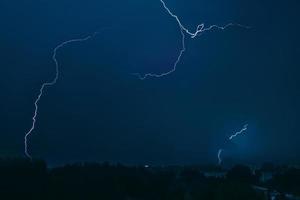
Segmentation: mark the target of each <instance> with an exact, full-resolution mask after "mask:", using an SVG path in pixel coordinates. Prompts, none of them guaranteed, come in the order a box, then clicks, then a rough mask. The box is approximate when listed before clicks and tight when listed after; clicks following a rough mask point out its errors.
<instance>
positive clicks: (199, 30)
mask: <svg viewBox="0 0 300 200" xmlns="http://www.w3.org/2000/svg"><path fill="white" fill-rule="evenodd" d="M160 2H161V4H162V6H163V8H164V9H165V10H166V12H167V13H168V14H169V15H170V16H171V17H173V18H174V19H175V20H176V21H177V23H178V26H179V28H180V32H181V36H182V38H181V44H182V47H181V50H180V51H179V54H178V56H177V59H176V61H175V62H174V64H173V66H172V68H171V70H169V71H167V72H164V73H161V74H155V73H146V74H144V75H142V74H140V73H132V75H135V76H137V77H138V78H139V79H141V80H144V79H146V78H147V77H155V78H160V77H163V76H167V75H169V74H171V73H173V72H174V71H176V68H177V65H178V63H179V62H180V60H181V57H182V55H183V54H184V52H185V51H186V46H185V40H186V34H187V35H188V36H190V37H191V38H192V39H194V38H195V37H197V36H198V35H201V34H203V33H205V32H207V31H211V30H214V29H219V30H225V29H226V28H228V27H230V26H238V27H241V28H246V29H249V28H250V27H249V26H245V25H242V24H237V23H229V24H227V25H225V26H219V25H211V26H209V27H205V25H204V23H202V24H199V25H197V27H196V30H195V31H194V32H192V31H190V30H189V29H187V28H186V27H185V26H184V25H183V24H182V23H181V21H180V19H179V17H178V16H177V15H175V14H174V13H173V12H172V11H171V10H170V9H169V8H168V7H167V5H166V3H165V2H164V1H163V0H160Z"/></svg>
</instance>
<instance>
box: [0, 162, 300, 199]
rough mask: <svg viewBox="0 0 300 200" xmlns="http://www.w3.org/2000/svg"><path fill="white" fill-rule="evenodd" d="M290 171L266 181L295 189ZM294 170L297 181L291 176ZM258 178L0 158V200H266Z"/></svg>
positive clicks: (242, 170) (234, 172)
mask: <svg viewBox="0 0 300 200" xmlns="http://www.w3.org/2000/svg"><path fill="white" fill-rule="evenodd" d="M292 170H293V171H290V170H287V171H285V172H282V173H278V174H277V175H276V176H274V179H272V181H271V182H269V183H267V184H271V183H272V184H273V185H274V187H277V188H279V189H282V190H290V189H291V190H293V191H296V190H297V189H296V188H297V185H298V186H299V183H300V182H299V177H300V176H299V170H297V169H292ZM290 173H292V175H291V174H290ZM297 173H298V175H297V176H298V179H297V178H296V179H295V178H292V176H294V175H295V174H297ZM260 176H261V171H259V170H256V171H255V173H254V172H253V171H252V170H250V168H248V167H247V166H242V165H237V166H235V167H233V168H232V169H230V170H229V171H228V172H227V173H226V176H222V177H214V176H210V177H207V176H205V175H204V174H203V173H202V172H201V171H200V170H199V168H197V167H157V168H151V167H150V168H146V167H128V166H123V165H110V164H108V163H103V164H92V163H82V164H73V165H66V166H64V167H58V168H52V169H49V168H47V165H46V164H45V162H43V161H29V160H22V159H21V160H20V159H13V160H7V159H6V160H0V199H3V200H6V199H7V200H13V199H22V200H24V199H28V200H48V199H49V200H50V199H51V200H66V199H72V200H74V199H75V200H77V199H78V200H79V199H80V200H89V199H99V200H227V199H228V200H268V198H270V197H268V196H266V195H265V194H264V193H260V192H257V191H255V189H253V185H260V184H261V183H260ZM284 177H285V178H284ZM279 183H280V184H279ZM286 183H288V184H286ZM269 186H270V185H269ZM298 189H299V187H298Z"/></svg>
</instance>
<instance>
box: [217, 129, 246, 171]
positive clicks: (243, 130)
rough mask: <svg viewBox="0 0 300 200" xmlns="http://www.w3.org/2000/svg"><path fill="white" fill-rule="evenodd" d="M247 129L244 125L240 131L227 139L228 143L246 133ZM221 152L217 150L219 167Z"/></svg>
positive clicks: (221, 150)
mask: <svg viewBox="0 0 300 200" xmlns="http://www.w3.org/2000/svg"><path fill="white" fill-rule="evenodd" d="M247 129H248V124H245V125H244V126H243V128H242V129H241V130H240V131H237V132H235V133H234V134H232V135H230V136H229V137H228V140H229V141H231V140H233V139H234V138H235V137H237V136H239V135H241V134H243V133H244V132H245V131H247ZM223 151H224V150H223V149H219V150H218V162H219V165H221V164H222V157H221V155H222V153H223Z"/></svg>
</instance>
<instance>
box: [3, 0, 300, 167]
mask: <svg viewBox="0 0 300 200" xmlns="http://www.w3.org/2000/svg"><path fill="white" fill-rule="evenodd" d="M165 2H166V4H167V5H168V7H169V8H170V9H171V10H172V11H173V12H174V13H176V14H177V15H178V16H179V17H180V19H181V20H182V23H183V24H184V25H185V26H186V27H188V28H189V29H192V30H194V29H195V27H196V26H197V24H199V23H205V24H206V25H211V24H219V25H225V24H227V23H229V22H236V23H240V24H244V25H248V26H251V27H252V28H251V29H242V28H239V27H230V28H228V29H226V30H225V31H212V32H209V33H205V34H203V35H201V36H200V37H197V38H195V39H190V38H187V40H186V47H187V51H186V52H185V54H184V55H183V57H182V59H181V62H180V63H179V64H178V68H177V70H176V71H175V72H174V73H172V74H170V75H169V76H166V77H163V78H147V79H146V80H144V81H141V80H139V79H138V78H137V77H135V76H132V75H131V73H134V72H140V73H148V72H154V73H161V72H165V71H168V70H170V69H171V68H172V65H173V63H174V61H175V60H176V58H177V55H178V53H179V50H180V48H181V35H180V29H179V27H178V24H177V23H176V21H175V20H174V18H172V17H170V15H168V13H166V11H165V10H164V9H163V7H162V5H161V3H160V1H159V0H151V1H141V0H139V1H138V0H127V1H111V0H88V1H79V0H75V1H74V0H73V1H71V0H52V1H49V0H27V1H17V0H0V24H1V25H0V27H1V31H0V44H1V45H0V53H1V54H0V55H1V59H0V74H1V78H0V89H1V93H0V111H1V112H0V127H1V129H0V156H2V157H15V156H24V150H23V149H24V143H23V139H24V134H25V133H26V132H27V131H28V130H29V129H30V125H31V123H32V115H33V112H34V104H33V103H34V101H35V99H36V97H37V95H38V91H39V88H40V86H41V84H42V83H43V82H44V81H50V80H51V79H52V78H53V76H54V73H55V71H54V70H55V65H54V63H53V61H52V59H51V56H52V51H53V49H54V48H55V47H56V46H57V45H58V44H60V43H61V42H63V41H66V40H69V39H73V38H81V37H85V36H87V35H89V34H91V33H93V32H94V31H99V32H100V34H98V35H97V36H96V37H95V38H93V39H91V40H89V41H86V42H82V43H73V44H70V45H68V46H65V47H64V48H62V49H60V50H59V52H58V55H57V58H58V60H59V63H60V67H61V68H60V70H61V74H60V78H59V80H58V83H57V84H56V85H55V86H54V87H52V88H49V90H47V92H46V94H45V96H43V98H42V100H41V102H40V110H39V115H38V122H37V124H36V125H37V127H36V129H35V131H34V132H33V134H32V136H31V137H30V152H31V154H32V156H33V157H34V158H42V159H45V160H46V161H48V162H49V163H50V164H61V163H68V162H74V161H112V162H122V163H128V164H151V165H152V164H191V163H217V151H218V149H219V148H225V151H224V157H225V158H227V159H228V160H232V161H233V162H243V163H259V162H264V161H272V162H284V163H300V145H299V142H300V134H299V131H298V124H299V122H300V121H299V112H300V93H299V85H300V78H299V72H300V69H299V66H300V65H299V64H300V60H299V55H300V47H299V46H300V41H299V35H300V29H299V27H300V26H299V25H300V23H299V9H300V2H299V1H298V0H288V1H278V0H246V1H245V0H243V1H241V0H227V1H220V0H201V1H200V0H173V1H171V0H166V1H165ZM245 124H249V126H248V130H247V132H246V133H245V134H244V135H242V136H240V137H238V138H236V139H235V140H234V141H232V142H230V143H228V141H227V138H228V136H229V135H231V134H232V133H234V132H235V131H238V130H240V129H241V128H242V127H243V126H244V125H245Z"/></svg>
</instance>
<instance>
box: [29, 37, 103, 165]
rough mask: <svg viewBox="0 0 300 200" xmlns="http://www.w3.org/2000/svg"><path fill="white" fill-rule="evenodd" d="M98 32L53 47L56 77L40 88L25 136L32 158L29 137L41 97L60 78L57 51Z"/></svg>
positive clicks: (85, 39) (87, 38)
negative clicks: (29, 126)
mask: <svg viewBox="0 0 300 200" xmlns="http://www.w3.org/2000/svg"><path fill="white" fill-rule="evenodd" d="M96 34H98V32H95V33H94V34H92V35H89V36H87V37H85V38H79V39H71V40H67V41H65V42H62V43H61V44H59V45H58V46H56V47H55V48H54V49H53V54H52V60H53V61H54V63H55V76H54V78H53V79H52V81H49V82H44V83H43V84H42V86H41V88H40V90H39V94H38V96H37V98H36V100H35V102H34V107H35V109H34V114H33V117H32V125H31V128H30V129H29V131H28V132H27V133H26V134H25V137H24V148H25V149H24V150H25V155H26V156H27V157H28V158H30V159H32V157H31V155H30V153H29V151H28V139H29V136H30V135H31V134H32V132H33V131H34V129H35V126H36V122H37V117H38V111H39V102H40V100H41V98H42V97H43V95H44V92H45V91H46V89H47V88H49V87H51V86H54V85H55V84H56V83H57V80H58V78H59V63H58V61H57V58H56V55H57V51H58V50H59V49H61V48H62V47H64V46H66V45H68V44H71V43H75V42H84V41H87V40H89V39H91V38H92V37H94V36H95V35H96Z"/></svg>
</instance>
